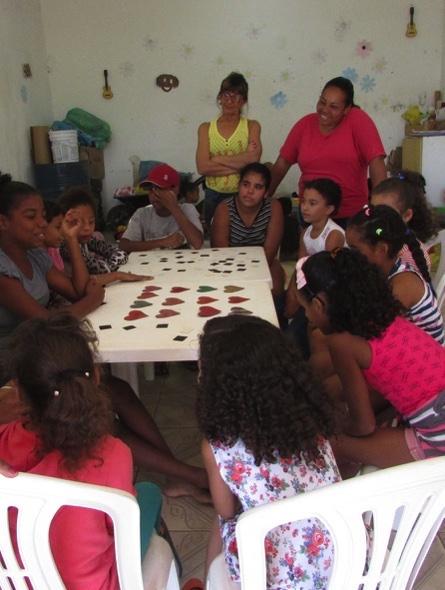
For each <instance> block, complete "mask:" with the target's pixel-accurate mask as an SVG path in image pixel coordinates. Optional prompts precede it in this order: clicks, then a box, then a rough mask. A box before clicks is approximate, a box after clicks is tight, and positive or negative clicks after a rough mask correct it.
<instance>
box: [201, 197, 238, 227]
mask: <svg viewBox="0 0 445 590" xmlns="http://www.w3.org/2000/svg"><path fill="white" fill-rule="evenodd" d="M237 194H238V193H219V192H218V191H214V190H213V189H211V188H207V187H206V189H205V196H204V219H205V222H206V226H207V229H208V230H209V231H210V224H211V223H212V219H213V216H214V215H215V211H216V208H217V207H218V205H219V204H220V203H222V201H224V200H225V199H229V198H230V197H233V196H235V195H237Z"/></svg>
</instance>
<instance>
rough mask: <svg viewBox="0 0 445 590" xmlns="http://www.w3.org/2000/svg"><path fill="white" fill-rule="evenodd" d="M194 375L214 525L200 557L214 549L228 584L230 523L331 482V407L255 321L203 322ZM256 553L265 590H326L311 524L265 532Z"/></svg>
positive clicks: (270, 329)
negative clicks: (263, 567) (262, 559)
mask: <svg viewBox="0 0 445 590" xmlns="http://www.w3.org/2000/svg"><path fill="white" fill-rule="evenodd" d="M200 370H201V372H200V377H199V396H198V404H197V411H198V422H199V427H200V429H201V432H202V434H203V437H204V440H203V442H202V454H203V458H204V464H205V467H206V469H207V473H208V476H209V483H210V491H211V494H212V499H213V502H214V506H215V509H216V512H217V513H218V515H219V525H220V527H219V528H220V530H219V532H218V531H217V530H216V529H214V530H213V536H212V537H211V539H210V545H209V550H208V558H209V561H210V560H212V558H214V557H215V556H216V555H217V554H218V553H219V552H220V551H221V544H222V545H223V547H224V555H225V561H226V566H227V570H228V573H229V575H230V577H231V578H232V580H234V581H238V580H239V565H238V555H237V548H236V538H235V527H236V523H237V519H238V518H239V516H240V514H241V513H242V512H244V511H246V510H248V509H250V508H253V507H254V506H258V505H261V504H267V503H269V502H274V501H277V500H280V499H283V498H288V497H291V496H295V495H297V494H302V493H305V492H310V491H311V490H314V489H316V488H319V487H322V486H325V485H328V484H330V483H334V482H336V481H338V480H339V479H340V476H339V473H338V469H337V465H336V462H335V459H334V456H333V454H332V450H331V446H330V444H329V442H328V440H327V439H328V437H329V436H330V435H331V434H333V432H334V412H333V406H332V404H331V402H330V400H329V398H328V397H327V396H326V395H325V393H324V391H323V389H322V387H321V385H320V384H319V383H318V382H317V381H316V380H315V379H314V377H313V375H312V373H311V371H310V369H309V367H308V366H307V365H306V364H305V363H304V362H303V361H302V360H301V358H300V356H299V354H298V351H297V350H296V348H295V347H294V346H293V345H292V343H291V342H289V341H288V340H287V338H286V337H285V336H284V335H283V333H282V332H280V330H278V328H276V327H274V326H272V324H269V323H268V322H266V321H265V320H262V319H260V318H256V317H242V316H236V315H232V316H227V317H224V318H215V319H212V320H210V321H208V322H207V324H206V325H205V327H204V333H203V335H202V337H201V352H200ZM218 533H219V534H218ZM221 541H222V543H221ZM265 548H266V562H267V587H268V588H270V589H278V588H279V589H281V590H285V589H296V588H298V589H299V590H309V589H311V590H312V589H313V588H318V589H320V590H326V589H327V587H328V583H329V575H330V570H331V567H332V557H333V547H332V541H331V537H330V535H329V532H328V531H327V530H326V528H325V526H324V525H323V524H322V523H321V522H319V521H318V520H317V519H315V518H311V519H306V520H304V521H299V522H296V523H288V524H287V525H283V526H279V527H276V528H274V529H273V530H271V531H270V532H269V533H268V534H267V536H266V539H265Z"/></svg>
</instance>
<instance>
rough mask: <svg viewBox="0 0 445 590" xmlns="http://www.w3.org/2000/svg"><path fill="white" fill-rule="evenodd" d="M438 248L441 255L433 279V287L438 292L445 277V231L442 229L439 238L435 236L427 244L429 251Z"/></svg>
mask: <svg viewBox="0 0 445 590" xmlns="http://www.w3.org/2000/svg"><path fill="white" fill-rule="evenodd" d="M436 246H440V253H439V264H438V265H437V269H436V272H435V273H434V276H433V277H432V283H433V287H434V288H435V289H436V290H437V287H438V285H439V282H440V279H441V278H442V277H443V276H444V275H445V229H441V230H440V231H439V233H438V234H437V236H434V238H432V239H431V240H430V241H429V242H427V244H426V248H427V250H428V251H429V250H432V249H433V248H435V247H436Z"/></svg>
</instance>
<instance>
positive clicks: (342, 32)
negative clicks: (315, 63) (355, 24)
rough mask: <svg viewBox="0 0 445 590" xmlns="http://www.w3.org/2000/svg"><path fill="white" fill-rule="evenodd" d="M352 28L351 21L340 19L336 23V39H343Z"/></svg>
mask: <svg viewBox="0 0 445 590" xmlns="http://www.w3.org/2000/svg"><path fill="white" fill-rule="evenodd" d="M350 28H351V21H347V20H344V19H340V20H339V21H338V22H337V24H336V25H335V31H334V37H335V39H336V41H343V39H344V38H345V36H346V34H347V33H348V31H349V30H350Z"/></svg>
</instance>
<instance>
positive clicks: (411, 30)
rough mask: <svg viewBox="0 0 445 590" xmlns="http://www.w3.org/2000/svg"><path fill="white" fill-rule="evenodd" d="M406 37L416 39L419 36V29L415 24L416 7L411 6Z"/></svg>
mask: <svg viewBox="0 0 445 590" xmlns="http://www.w3.org/2000/svg"><path fill="white" fill-rule="evenodd" d="M405 35H406V36H407V37H415V36H416V35H417V28H416V25H415V24H414V6H411V8H410V9H409V23H408V25H407V27H406V33H405Z"/></svg>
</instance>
